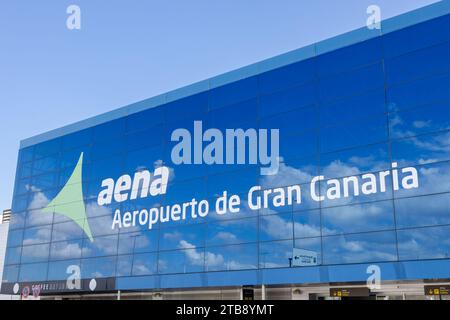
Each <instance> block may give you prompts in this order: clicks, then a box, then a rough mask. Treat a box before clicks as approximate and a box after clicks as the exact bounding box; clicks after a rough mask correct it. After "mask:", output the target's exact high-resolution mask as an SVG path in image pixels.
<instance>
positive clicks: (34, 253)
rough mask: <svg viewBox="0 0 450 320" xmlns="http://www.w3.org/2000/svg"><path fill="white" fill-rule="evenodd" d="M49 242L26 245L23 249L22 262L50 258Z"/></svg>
mask: <svg viewBox="0 0 450 320" xmlns="http://www.w3.org/2000/svg"><path fill="white" fill-rule="evenodd" d="M49 249H50V245H49V244H39V245H35V246H26V247H23V249H22V259H21V262H22V263H32V262H41V261H46V260H48V256H49Z"/></svg>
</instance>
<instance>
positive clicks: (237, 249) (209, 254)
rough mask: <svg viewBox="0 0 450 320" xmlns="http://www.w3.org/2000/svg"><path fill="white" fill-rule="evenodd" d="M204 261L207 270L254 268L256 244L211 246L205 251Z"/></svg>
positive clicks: (256, 253)
mask: <svg viewBox="0 0 450 320" xmlns="http://www.w3.org/2000/svg"><path fill="white" fill-rule="evenodd" d="M197 253H198V251H196V256H197ZM205 262H206V270H207V271H220V270H244V269H256V268H257V264H258V248H257V245H256V244H244V245H234V246H225V247H212V248H209V249H208V250H207V251H206V253H205Z"/></svg>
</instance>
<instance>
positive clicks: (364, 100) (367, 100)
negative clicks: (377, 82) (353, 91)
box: [320, 89, 386, 126]
mask: <svg viewBox="0 0 450 320" xmlns="http://www.w3.org/2000/svg"><path fill="white" fill-rule="evenodd" d="M385 100H386V98H385V92H384V89H378V90H374V91H370V92H368V93H364V94H362V95H358V96H353V97H351V98H347V99H344V100H339V101H337V102H333V103H330V104H324V105H321V106H320V124H321V126H329V125H334V124H340V123H343V122H350V121H352V120H357V119H365V118H369V117H372V116H376V115H382V114H384V113H385V112H386V103H385Z"/></svg>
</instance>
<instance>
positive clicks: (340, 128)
mask: <svg viewBox="0 0 450 320" xmlns="http://www.w3.org/2000/svg"><path fill="white" fill-rule="evenodd" d="M320 134H321V136H320V149H321V151H322V152H329V151H334V150H338V149H344V148H350V147H356V146H361V145H367V144H371V143H377V142H382V141H386V140H387V119H386V117H385V116H383V117H375V118H371V119H368V120H364V121H358V122H354V123H348V124H344V125H336V126H332V127H326V128H322V129H321V132H320Z"/></svg>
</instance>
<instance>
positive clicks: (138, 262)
mask: <svg viewBox="0 0 450 320" xmlns="http://www.w3.org/2000/svg"><path fill="white" fill-rule="evenodd" d="M156 261H157V254H156V253H146V254H136V255H135V256H134V260H133V268H132V275H134V276H143V275H150V274H155V273H156Z"/></svg>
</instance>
